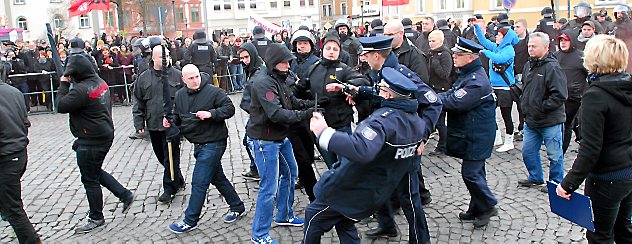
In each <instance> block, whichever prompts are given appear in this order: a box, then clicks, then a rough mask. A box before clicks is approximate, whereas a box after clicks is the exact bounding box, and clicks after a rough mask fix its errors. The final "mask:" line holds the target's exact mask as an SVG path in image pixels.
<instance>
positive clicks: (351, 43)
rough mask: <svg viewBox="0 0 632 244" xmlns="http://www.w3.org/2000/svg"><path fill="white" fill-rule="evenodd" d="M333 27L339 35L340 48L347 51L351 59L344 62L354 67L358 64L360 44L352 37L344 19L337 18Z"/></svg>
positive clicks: (360, 50)
mask: <svg viewBox="0 0 632 244" xmlns="http://www.w3.org/2000/svg"><path fill="white" fill-rule="evenodd" d="M334 29H335V30H336V31H337V32H338V36H339V37H340V44H341V45H342V50H344V51H346V52H347V53H349V56H350V59H351V60H350V62H348V63H346V64H347V65H349V66H351V67H355V66H356V65H358V55H360V53H361V52H362V44H360V42H358V39H356V38H355V37H353V35H352V33H351V29H350V28H349V24H347V20H346V19H340V20H337V21H336V24H335V25H334Z"/></svg>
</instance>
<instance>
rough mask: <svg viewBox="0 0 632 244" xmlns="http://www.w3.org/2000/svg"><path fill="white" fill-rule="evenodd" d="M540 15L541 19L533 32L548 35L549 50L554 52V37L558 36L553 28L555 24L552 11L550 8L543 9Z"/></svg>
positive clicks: (555, 44) (555, 41) (555, 42)
mask: <svg viewBox="0 0 632 244" xmlns="http://www.w3.org/2000/svg"><path fill="white" fill-rule="evenodd" d="M540 14H542V19H541V20H540V22H539V23H538V26H537V27H536V28H535V30H534V32H543V33H546V34H547V35H549V37H550V39H551V40H550V41H551V42H550V44H549V50H555V46H557V40H556V39H555V37H556V36H558V34H557V30H556V29H555V28H553V26H554V24H555V20H554V19H553V9H552V8H551V7H544V8H543V9H542V11H541V12H540Z"/></svg>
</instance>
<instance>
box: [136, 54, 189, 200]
mask: <svg viewBox="0 0 632 244" xmlns="http://www.w3.org/2000/svg"><path fill="white" fill-rule="evenodd" d="M165 52H166V54H167V55H169V51H168V50H165ZM151 56H152V60H151V63H150V66H151V68H149V69H147V70H145V71H144V72H143V73H141V74H140V75H139V76H138V79H136V82H135V83H134V100H135V101H136V102H135V103H134V107H133V108H132V115H133V117H134V128H135V129H136V131H137V132H138V134H144V133H145V132H148V133H149V137H150V138H151V146H152V148H153V149H154V154H155V155H156V158H157V159H158V163H160V164H161V165H162V166H163V168H164V171H163V175H162V187H163V189H164V191H163V192H162V194H161V195H160V197H158V201H159V202H162V203H168V202H170V201H171V200H172V199H173V198H174V197H175V195H176V193H177V192H178V191H180V190H181V189H183V188H184V177H183V176H182V173H181V171H180V137H179V136H177V137H174V138H169V139H167V131H166V129H165V128H164V127H163V126H162V118H163V116H164V115H165V114H164V112H165V111H164V106H163V104H164V102H163V95H162V93H163V84H162V80H161V74H162V72H163V71H162V69H163V67H162V46H155V47H154V48H153V50H152V55H151ZM169 63H170V62H169ZM166 69H167V74H168V77H167V81H168V82H169V90H170V91H169V92H170V93H171V94H170V95H169V97H171V98H172V99H173V97H174V96H175V94H176V91H177V90H178V89H180V88H182V86H183V85H182V81H181V76H182V73H180V71H179V70H177V69H175V68H174V67H173V66H171V65H169V66H168V67H166ZM168 141H171V145H172V149H173V155H172V156H173V157H172V159H173V168H174V175H173V180H171V172H170V167H169V151H168V148H167V142H168Z"/></svg>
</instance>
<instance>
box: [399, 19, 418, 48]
mask: <svg viewBox="0 0 632 244" xmlns="http://www.w3.org/2000/svg"><path fill="white" fill-rule="evenodd" d="M402 25H404V35H405V36H406V37H407V38H408V40H410V41H411V42H413V43H414V42H415V40H417V37H419V32H418V31H417V30H415V29H413V21H412V20H411V19H410V18H403V19H402Z"/></svg>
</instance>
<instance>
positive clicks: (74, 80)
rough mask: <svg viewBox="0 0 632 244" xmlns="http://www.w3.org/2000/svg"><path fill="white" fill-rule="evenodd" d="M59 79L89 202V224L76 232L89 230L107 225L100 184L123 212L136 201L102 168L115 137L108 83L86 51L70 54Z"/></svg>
mask: <svg viewBox="0 0 632 244" xmlns="http://www.w3.org/2000/svg"><path fill="white" fill-rule="evenodd" d="M60 80H61V84H60V86H59V91H58V94H57V96H58V97H57V100H56V101H57V102H58V104H57V108H58V112H60V113H68V114H69V115H70V131H71V132H72V134H73V136H75V137H76V138H77V140H75V142H74V143H73V145H72V149H73V150H75V152H76V153H77V165H79V172H80V173H81V182H82V183H83V185H84V188H85V189H86V195H87V197H88V203H89V205H90V212H89V214H88V218H87V222H86V224H85V225H83V226H79V227H77V228H75V232H78V233H87V232H89V231H91V230H94V229H96V228H98V227H100V226H103V225H105V218H104V216H103V193H102V192H101V185H103V186H105V188H107V189H108V190H110V191H111V192H112V193H113V194H114V195H115V196H116V197H118V198H119V200H120V201H122V202H123V211H122V212H126V211H127V210H128V209H129V207H130V206H131V204H132V203H133V202H134V194H133V193H132V192H131V191H130V190H128V189H125V187H123V186H122V185H121V183H119V182H118V181H117V180H116V179H115V178H114V177H112V175H110V174H109V173H108V172H105V171H104V170H103V169H102V168H101V167H102V166H103V159H105V156H106V155H107V153H108V152H109V151H110V147H111V146H112V142H113V140H114V124H113V123H112V103H111V100H110V92H109V90H108V88H109V87H108V85H107V84H106V83H105V81H104V80H103V79H101V78H100V77H99V76H98V75H97V73H96V72H95V71H94V69H93V67H92V62H91V60H90V59H89V58H88V57H87V55H71V56H70V57H68V63H67V65H66V69H65V71H64V76H62V77H61V79H60Z"/></svg>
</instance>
